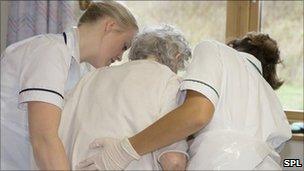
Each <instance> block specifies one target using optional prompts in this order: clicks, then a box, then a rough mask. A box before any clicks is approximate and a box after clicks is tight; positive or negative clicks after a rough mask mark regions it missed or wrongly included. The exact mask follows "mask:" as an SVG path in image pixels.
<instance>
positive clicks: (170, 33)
mask: <svg viewBox="0 0 304 171" xmlns="http://www.w3.org/2000/svg"><path fill="white" fill-rule="evenodd" d="M177 55H179V57H178V61H177V64H176V63H174V58H175V57H176V56H177ZM149 56H154V57H155V58H156V60H157V61H158V62H159V63H162V64H164V65H166V66H168V67H169V68H170V69H171V70H172V71H174V72H176V71H177V70H179V69H184V68H185V63H186V62H187V61H188V60H189V59H190V58H191V49H190V46H189V43H188V41H187V40H186V39H185V38H184V36H183V35H182V34H181V32H180V31H178V30H177V29H175V28H174V27H173V26H170V25H161V26H158V27H148V28H145V29H144V30H143V31H142V32H141V33H139V34H138V35H137V36H136V37H135V39H134V41H133V43H132V46H131V48H130V51H129V56H128V57H129V59H130V60H138V59H147V58H148V57H149Z"/></svg>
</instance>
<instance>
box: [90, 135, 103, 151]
mask: <svg viewBox="0 0 304 171" xmlns="http://www.w3.org/2000/svg"><path fill="white" fill-rule="evenodd" d="M104 142H105V139H103V138H99V139H95V140H94V141H93V142H91V143H90V145H89V148H90V149H95V148H100V147H103V145H104Z"/></svg>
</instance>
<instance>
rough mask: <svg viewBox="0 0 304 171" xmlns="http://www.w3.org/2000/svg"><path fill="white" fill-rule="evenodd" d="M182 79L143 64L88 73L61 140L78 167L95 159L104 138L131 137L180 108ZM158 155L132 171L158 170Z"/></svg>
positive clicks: (68, 110) (70, 104)
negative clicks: (155, 167)
mask: <svg viewBox="0 0 304 171" xmlns="http://www.w3.org/2000/svg"><path fill="white" fill-rule="evenodd" d="M179 83H180V80H179V78H178V77H177V76H176V74H175V73H173V72H172V71H171V70H170V69H169V68H168V67H166V66H164V65H161V64H159V63H157V62H154V61H148V60H137V61H132V62H128V63H125V64H123V65H120V66H115V67H107V68H103V69H98V70H96V71H93V72H90V73H89V74H87V75H86V76H85V77H84V78H83V79H82V80H81V81H80V82H79V83H78V85H77V86H76V88H75V89H74V90H73V92H72V93H71V94H70V96H69V97H68V99H67V101H66V104H65V107H64V110H63V112H62V119H61V124H60V136H61V138H62V141H63V143H64V145H65V148H66V151H67V154H68V157H69V160H70V161H71V162H72V168H74V167H75V165H76V164H77V163H78V162H80V161H81V160H83V159H85V158H86V157H88V156H90V155H92V154H94V153H95V152H96V151H91V150H89V144H90V142H92V141H93V140H94V139H95V138H100V137H117V138H123V137H126V136H127V137H130V136H132V135H134V134H135V133H138V132H139V131H141V130H143V129H144V128H146V127H147V126H149V125H150V124H151V123H153V122H155V121H156V120H157V119H158V118H160V117H161V116H163V114H165V113H167V112H168V111H171V110H172V109H174V108H176V107H177V105H178V100H179V93H178V89H179ZM152 161H154V159H153V155H152V154H147V155H145V156H144V157H142V159H141V160H140V161H135V162H132V163H131V164H130V165H129V167H128V168H127V169H132V170H134V169H141V170H143V169H149V170H152V169H153V166H152V165H153V163H152Z"/></svg>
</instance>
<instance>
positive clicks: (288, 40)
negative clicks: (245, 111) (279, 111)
mask: <svg viewBox="0 0 304 171" xmlns="http://www.w3.org/2000/svg"><path fill="white" fill-rule="evenodd" d="M261 5H262V8H261V31H262V32H265V33H269V35H270V37H272V38H274V39H275V40H276V41H277V43H278V45H279V48H280V51H281V58H282V59H283V65H280V66H279V67H278V68H277V69H278V73H279V76H280V77H281V78H282V79H283V80H284V81H285V83H284V84H283V85H282V87H281V88H280V89H279V90H278V91H277V94H278V96H279V98H280V101H281V103H282V105H283V107H284V109H288V110H302V111H303V109H304V106H303V1H262V2H261Z"/></svg>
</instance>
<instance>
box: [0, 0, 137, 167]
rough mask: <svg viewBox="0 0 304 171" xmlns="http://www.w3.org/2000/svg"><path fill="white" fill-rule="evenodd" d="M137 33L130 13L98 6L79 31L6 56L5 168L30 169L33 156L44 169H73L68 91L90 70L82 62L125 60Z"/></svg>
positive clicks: (38, 39) (30, 43) (36, 40)
mask: <svg viewBox="0 0 304 171" xmlns="http://www.w3.org/2000/svg"><path fill="white" fill-rule="evenodd" d="M137 30H138V26H137V23H136V20H135V18H134V17H133V15H132V14H131V13H130V12H129V11H128V9H126V8H125V7H123V6H122V5H120V4H119V3H116V2H113V1H106V2H96V3H91V4H90V5H89V7H88V9H87V10H86V11H85V12H84V14H83V15H82V16H81V18H80V20H79V23H78V28H73V29H71V30H69V31H67V32H64V33H63V34H44V35H38V36H35V37H31V38H29V39H26V40H23V41H20V42H17V43H15V44H13V45H11V46H9V47H8V48H7V49H6V50H5V51H4V52H3V54H1V170H2V169H3V170H11V169H12V170H31V169H32V168H33V166H34V165H32V162H33V161H31V160H33V157H31V156H32V155H34V159H35V162H36V165H37V166H38V168H39V169H42V170H59V169H60V170H68V169H69V165H68V160H67V157H66V154H65V150H64V147H63V145H62V142H61V140H60V138H59V137H58V132H57V131H58V126H59V122H60V115H61V109H62V107H63V105H64V104H63V100H64V98H65V96H66V93H67V92H68V91H69V90H71V89H72V88H73V87H74V86H75V84H76V83H77V82H78V80H79V79H80V78H81V76H82V74H84V73H85V71H86V70H87V69H86V67H84V66H85V65H81V63H83V62H87V63H89V64H91V65H92V66H94V67H95V68H99V67H103V66H108V65H110V64H111V63H112V62H114V61H115V60H120V59H121V56H122V54H123V53H124V51H125V50H127V49H128V48H129V46H130V44H131V40H132V39H133V37H134V35H135V34H136V32H137ZM32 153H33V154H32ZM34 167H36V166H34Z"/></svg>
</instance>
